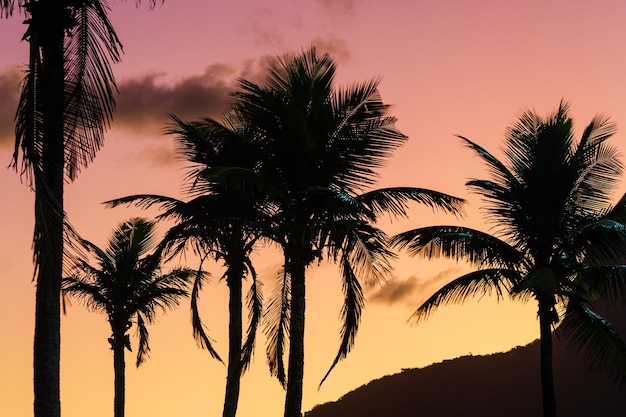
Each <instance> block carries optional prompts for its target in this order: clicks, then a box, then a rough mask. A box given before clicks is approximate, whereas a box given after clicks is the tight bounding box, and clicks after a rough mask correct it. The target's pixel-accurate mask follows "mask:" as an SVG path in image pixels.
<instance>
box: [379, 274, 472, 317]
mask: <svg viewBox="0 0 626 417" xmlns="http://www.w3.org/2000/svg"><path fill="white" fill-rule="evenodd" d="M459 272H460V268H449V269H446V270H445V271H442V272H440V273H439V274H437V275H435V276H434V277H429V278H427V279H424V278H420V277H418V276H416V275H413V276H411V277H409V278H406V279H398V278H396V279H394V280H391V281H389V282H388V283H386V284H384V285H383V286H382V287H378V288H376V289H375V290H374V291H371V292H369V293H368V294H367V300H368V301H369V302H371V303H374V304H382V305H397V304H404V305H406V306H408V307H411V308H417V307H419V305H420V304H421V303H423V302H424V301H425V300H426V299H427V298H428V297H430V295H431V294H432V293H434V292H435V291H436V290H437V289H439V288H441V286H442V285H444V283H445V282H447V281H448V280H450V279H451V278H453V277H455V276H456V275H458V273H459Z"/></svg>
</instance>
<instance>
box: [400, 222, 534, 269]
mask: <svg viewBox="0 0 626 417" xmlns="http://www.w3.org/2000/svg"><path fill="white" fill-rule="evenodd" d="M391 246H392V247H395V248H398V249H404V250H407V252H408V253H409V254H410V255H412V256H415V255H420V256H423V257H425V258H427V259H432V258H439V257H445V258H451V259H454V260H457V261H458V260H464V261H467V262H469V263H471V264H473V265H476V266H478V267H482V266H503V267H507V268H516V267H522V266H523V262H524V254H523V253H520V252H519V251H518V250H517V249H516V248H515V247H513V246H511V245H509V244H508V243H507V242H505V241H503V240H500V239H498V238H496V237H494V236H492V235H490V234H488V233H484V232H481V231H478V230H475V229H470V228H467V227H461V226H431V227H422V228H418V229H413V230H408V231H406V232H403V233H400V234H397V235H395V236H393V237H392V238H391Z"/></svg>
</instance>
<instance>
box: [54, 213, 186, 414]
mask: <svg viewBox="0 0 626 417" xmlns="http://www.w3.org/2000/svg"><path fill="white" fill-rule="evenodd" d="M82 243H83V246H84V247H85V249H86V250H87V251H88V252H89V253H90V254H92V255H93V257H94V260H95V261H96V262H97V263H96V264H93V263H91V262H90V260H89V259H86V258H79V259H77V260H76V266H75V270H74V271H75V272H74V274H73V275H71V276H69V277H67V278H64V280H63V293H64V294H68V295H71V296H74V297H76V298H78V299H80V300H81V301H83V302H84V303H85V305H86V306H87V308H89V309H90V310H93V311H95V312H98V313H104V314H106V315H107V320H108V322H109V325H110V326H111V337H110V338H109V339H108V340H109V343H110V344H111V349H112V350H113V367H114V370H115V399H114V403H115V405H114V415H115V417H124V403H125V387H126V383H125V367H126V365H125V360H124V349H128V350H131V343H130V335H129V334H128V332H129V331H130V329H131V328H132V327H133V325H136V326H137V333H138V334H139V347H138V348H137V360H136V365H137V366H139V365H141V364H142V363H143V362H144V361H145V359H146V357H147V355H148V353H149V352H150V345H149V344H148V329H147V327H146V324H147V323H152V322H153V321H154V320H155V318H156V314H157V312H158V311H159V310H161V311H165V310H167V309H170V308H172V307H174V306H176V305H177V304H178V302H179V299H180V298H181V297H186V296H187V295H188V293H187V290H186V289H185V287H186V286H187V285H188V283H189V281H190V280H191V279H192V278H193V277H194V276H195V275H196V272H195V271H193V270H191V269H188V268H179V269H174V270H172V271H170V272H168V273H165V274H161V267H160V265H161V259H160V256H161V254H160V253H159V252H158V251H156V252H155V253H153V254H150V253H149V252H150V251H151V250H152V249H154V247H155V243H156V242H155V229H154V223H152V222H149V221H146V220H144V219H141V218H134V219H130V220H126V221H124V222H122V223H121V224H120V225H119V226H118V227H117V228H116V229H115V231H114V232H113V235H112V237H111V238H110V239H109V242H108V244H107V247H106V249H104V250H103V249H100V248H99V247H98V246H96V245H94V244H93V243H91V242H89V241H86V240H83V241H82Z"/></svg>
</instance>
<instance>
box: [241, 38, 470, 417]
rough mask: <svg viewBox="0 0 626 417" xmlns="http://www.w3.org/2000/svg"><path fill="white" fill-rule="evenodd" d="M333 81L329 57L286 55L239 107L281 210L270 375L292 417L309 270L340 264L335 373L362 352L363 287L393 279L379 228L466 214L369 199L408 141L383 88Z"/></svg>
mask: <svg viewBox="0 0 626 417" xmlns="http://www.w3.org/2000/svg"><path fill="white" fill-rule="evenodd" d="M334 76H335V64H334V62H333V61H332V59H331V58H330V56H329V55H328V54H323V55H318V54H317V52H316V50H315V48H310V49H308V50H306V51H304V52H303V53H301V54H298V55H286V56H284V57H280V58H276V59H274V60H273V61H272V62H271V63H270V66H269V71H268V74H267V77H266V78H265V80H264V82H263V83H261V84H255V83H252V82H250V81H247V80H240V82H239V89H238V91H237V92H236V93H235V102H234V106H233V113H235V114H238V115H239V117H241V118H242V119H243V120H245V121H246V123H247V124H248V125H249V126H250V128H251V132H250V138H251V139H250V140H252V141H253V142H254V144H255V146H254V148H255V149H257V153H258V163H257V164H256V165H255V167H254V172H255V173H256V174H257V175H258V181H257V182H256V183H258V184H264V186H265V187H264V188H262V191H261V193H262V195H263V199H264V201H267V204H270V205H271V207H272V227H271V228H270V232H271V234H270V236H269V237H270V238H271V239H272V240H273V241H275V242H277V243H278V244H279V245H280V246H281V247H282V249H283V253H284V269H283V274H282V278H281V282H280V283H279V285H278V286H277V290H276V291H275V294H274V296H273V297H272V298H271V299H270V301H269V303H268V312H267V313H266V318H267V319H268V327H267V328H266V333H267V335H268V341H269V342H268V348H267V353H268V362H269V365H270V369H271V371H272V373H273V374H274V375H275V376H277V377H278V379H279V380H280V382H281V383H282V384H283V386H285V387H286V391H287V392H286V400H285V416H286V417H296V416H297V417H300V415H301V406H302V386H303V377H304V325H305V299H306V297H305V281H306V280H305V277H306V270H307V268H308V267H310V266H311V265H312V264H313V263H314V262H316V261H320V260H322V259H324V258H326V259H330V260H332V261H336V262H338V263H339V265H340V270H341V278H342V282H343V291H344V300H345V303H344V307H343V309H342V318H343V320H342V321H343V324H342V330H341V344H340V348H339V351H338V353H337V355H336V357H335V359H334V361H333V363H332V365H331V367H330V369H332V368H333V367H334V366H335V365H336V364H337V362H338V361H339V360H340V359H341V358H343V357H345V356H346V355H347V354H348V352H349V351H350V349H351V347H352V345H353V343H354V338H355V335H356V331H357V329H358V324H359V319H360V315H361V311H362V308H363V306H364V299H363V293H362V287H361V284H360V283H359V279H362V280H363V279H364V280H366V281H367V280H372V281H373V280H380V279H383V278H384V277H385V275H386V274H388V273H389V272H390V263H389V261H390V259H392V257H393V254H392V252H391V251H390V250H389V249H388V248H387V236H386V235H385V233H384V232H383V231H382V230H380V229H378V228H377V227H375V226H374V222H375V220H376V219H377V217H378V216H379V215H380V214H381V213H391V214H392V215H405V214H406V210H407V208H408V203H409V202H410V201H417V202H421V203H426V204H428V205H430V206H432V207H437V208H441V209H443V210H445V211H449V212H458V211H459V210H460V206H461V203H462V200H460V199H457V198H454V197H451V196H448V195H446V194H443V193H438V192H435V191H431V190H425V189H417V188H388V189H382V190H375V191H370V190H369V189H370V188H371V187H372V186H373V185H374V183H375V181H376V178H377V174H376V169H378V168H380V167H382V166H383V165H384V164H385V163H386V161H387V160H388V159H389V157H390V156H391V155H392V153H393V151H395V150H396V149H397V148H398V147H399V146H400V145H402V144H403V143H404V142H405V141H406V139H407V138H406V136H404V135H403V134H401V133H400V132H398V130H397V129H396V128H395V126H394V122H395V118H393V117H391V116H389V115H387V113H388V110H389V106H388V105H386V104H384V103H383V102H382V100H381V98H380V95H379V93H378V80H371V81H367V82H363V83H356V84H354V85H352V86H350V87H348V88H342V89H338V88H335V86H334ZM287 343H288V344H289V358H288V369H287V370H286V369H285V366H284V363H283V355H284V353H285V346H286V345H287ZM329 372H330V370H329ZM327 375H328V374H327ZM327 375H326V376H327Z"/></svg>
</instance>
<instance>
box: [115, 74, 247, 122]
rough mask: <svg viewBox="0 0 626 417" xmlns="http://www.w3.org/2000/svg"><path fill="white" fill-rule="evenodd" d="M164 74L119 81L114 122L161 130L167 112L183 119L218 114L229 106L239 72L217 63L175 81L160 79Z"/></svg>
mask: <svg viewBox="0 0 626 417" xmlns="http://www.w3.org/2000/svg"><path fill="white" fill-rule="evenodd" d="M163 77H164V76H163V74H149V75H146V76H143V77H138V78H129V79H124V80H122V81H121V82H119V90H120V94H119V97H118V99H117V103H118V104H117V110H116V112H115V119H114V120H115V125H116V126H119V127H122V128H125V129H131V130H133V131H145V130H146V129H147V128H149V129H150V130H152V131H154V129H155V128H156V129H160V130H162V129H163V128H164V126H165V123H166V122H168V120H169V119H168V118H167V114H174V115H176V116H178V117H180V118H181V119H183V120H192V119H198V118H202V117H216V116H218V115H220V114H222V113H223V112H225V111H226V110H227V109H228V106H229V104H230V92H231V91H232V89H233V81H234V79H235V78H236V71H235V69H233V68H232V67H229V66H226V65H223V64H214V65H211V66H209V67H207V69H206V70H205V72H204V74H201V75H193V76H189V77H187V78H183V79H180V80H178V81H175V82H173V83H172V82H165V81H161V80H162V78H163Z"/></svg>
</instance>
